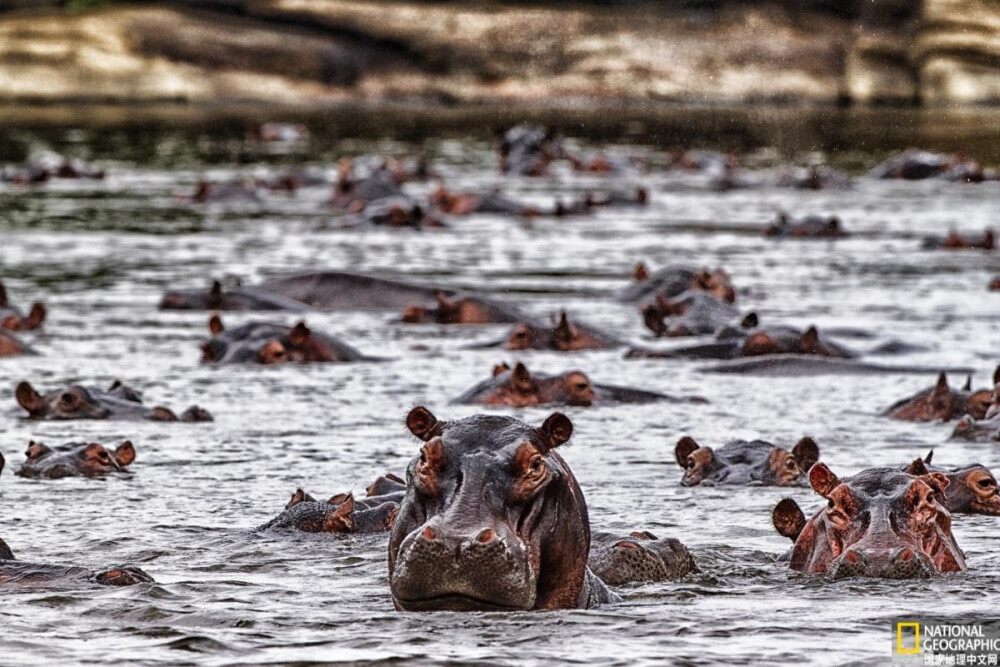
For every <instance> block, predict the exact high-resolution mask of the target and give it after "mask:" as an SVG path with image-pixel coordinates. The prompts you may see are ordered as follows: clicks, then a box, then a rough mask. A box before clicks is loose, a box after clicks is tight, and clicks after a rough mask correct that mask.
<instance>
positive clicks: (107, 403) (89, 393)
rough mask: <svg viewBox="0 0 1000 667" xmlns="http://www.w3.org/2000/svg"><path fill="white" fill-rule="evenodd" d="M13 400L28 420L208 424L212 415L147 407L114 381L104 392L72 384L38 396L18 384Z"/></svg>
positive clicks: (27, 386) (198, 410) (194, 409)
mask: <svg viewBox="0 0 1000 667" xmlns="http://www.w3.org/2000/svg"><path fill="white" fill-rule="evenodd" d="M14 397H15V398H16V399H17V403H18V405H20V406H21V407H22V408H24V409H25V410H27V411H28V417H29V418H30V419H46V420H50V419H120V420H129V419H148V420H151V421H163V422H176V421H182V422H207V421H212V415H211V414H210V413H209V412H208V411H207V410H204V409H202V408H199V407H198V406H197V405H193V406H191V407H190V408H188V409H187V410H185V411H184V412H182V413H181V415H180V417H178V416H177V415H176V414H174V412H173V411H171V410H170V409H168V408H165V407H163V406H157V407H155V408H150V407H148V406H146V405H144V404H143V402H142V396H141V394H140V393H139V392H137V391H136V390H134V389H132V388H131V387H129V386H127V385H124V384H122V383H121V382H119V381H117V380H115V382H114V383H113V384H112V385H111V387H110V388H109V389H108V390H107V391H102V390H100V389H98V388H96V387H87V386H83V385H78V384H75V385H71V386H70V387H67V388H65V389H60V390H57V391H53V392H50V393H48V394H45V395H44V396H43V395H41V394H39V393H38V392H37V391H35V390H34V388H32V386H31V385H30V384H28V383H27V382H22V383H20V384H19V385H17V388H16V389H15V390H14Z"/></svg>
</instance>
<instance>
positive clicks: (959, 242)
mask: <svg viewBox="0 0 1000 667" xmlns="http://www.w3.org/2000/svg"><path fill="white" fill-rule="evenodd" d="M921 247H922V248H923V249H924V250H993V249H994V248H996V236H995V235H994V234H993V230H992V229H987V230H986V231H985V232H983V235H982V237H980V238H978V239H977V238H975V237H973V236H966V235H964V234H959V233H958V232H956V231H955V230H951V231H950V232H948V235H947V236H945V237H944V238H941V237H935V236H930V237H927V238H925V239H924V240H923V243H922V244H921Z"/></svg>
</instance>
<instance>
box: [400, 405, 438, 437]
mask: <svg viewBox="0 0 1000 667" xmlns="http://www.w3.org/2000/svg"><path fill="white" fill-rule="evenodd" d="M441 426H442V424H441V422H439V421H438V418H437V417H435V416H434V415H433V414H432V413H431V411H430V410H428V409H427V408H425V407H424V406H422V405H418V406H417V407H415V408H413V409H412V410H410V413H409V414H408V415H406V428H408V429H410V433H412V434H413V435H415V436H417V437H418V438H420V439H421V440H423V441H424V442H427V441H428V440H430V439H431V438H433V437H434V436H436V435H439V434H440V433H441Z"/></svg>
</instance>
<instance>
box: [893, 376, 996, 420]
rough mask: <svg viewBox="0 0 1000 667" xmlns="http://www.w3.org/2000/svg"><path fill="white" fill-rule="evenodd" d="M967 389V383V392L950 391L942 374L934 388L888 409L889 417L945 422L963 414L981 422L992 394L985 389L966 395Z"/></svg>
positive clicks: (967, 385)
mask: <svg viewBox="0 0 1000 667" xmlns="http://www.w3.org/2000/svg"><path fill="white" fill-rule="evenodd" d="M969 389H971V386H970V383H966V391H962V392H959V391H955V390H953V389H952V388H951V387H949V386H948V378H947V377H946V376H945V374H944V373H943V372H942V373H939V374H938V378H937V382H936V383H935V384H934V386H933V387H931V388H930V389H927V390H925V391H922V392H920V393H919V394H917V395H916V396H914V397H913V398H910V399H908V400H905V401H901V402H900V403H897V404H896V405H895V406H893V407H892V408H890V414H891V416H892V417H894V418H896V419H905V420H910V421H935V420H938V419H940V420H942V421H948V420H950V419H952V418H954V417H960V416H962V415H964V414H966V413H968V414H970V415H972V416H973V417H975V418H976V419H982V418H983V417H985V416H986V413H987V411H988V410H989V408H990V403H992V401H993V395H992V394H993V393H992V392H990V391H988V390H982V391H977V392H971V393H969V392H968V390H969Z"/></svg>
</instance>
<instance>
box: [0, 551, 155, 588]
mask: <svg viewBox="0 0 1000 667" xmlns="http://www.w3.org/2000/svg"><path fill="white" fill-rule="evenodd" d="M83 582H87V583H92V584H100V585H101V586H134V585H136V584H152V583H155V582H154V581H153V578H152V577H150V576H149V575H148V574H146V573H145V572H143V571H142V570H140V569H139V568H137V567H131V566H122V567H118V568H115V569H113V570H104V571H94V570H88V569H86V568H83V567H73V566H67V565H38V564H35V563H24V562H21V561H19V560H17V559H15V558H14V553H13V552H12V551H11V549H10V547H9V546H7V543H6V542H4V541H3V540H0V586H21V587H24V586H45V587H52V586H66V587H70V586H74V585H78V584H80V583H83Z"/></svg>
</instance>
